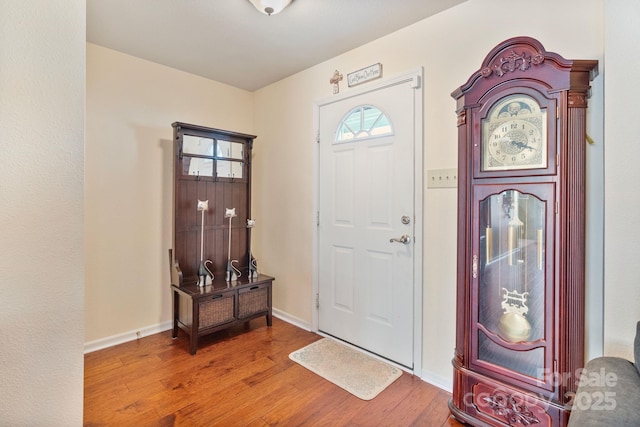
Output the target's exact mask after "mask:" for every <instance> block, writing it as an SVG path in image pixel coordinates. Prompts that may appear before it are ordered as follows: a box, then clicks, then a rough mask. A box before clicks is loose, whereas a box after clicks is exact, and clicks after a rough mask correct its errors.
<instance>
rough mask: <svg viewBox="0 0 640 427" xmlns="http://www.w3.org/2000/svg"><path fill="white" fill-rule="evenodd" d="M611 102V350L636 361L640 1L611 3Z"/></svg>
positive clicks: (639, 290)
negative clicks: (639, 18)
mask: <svg viewBox="0 0 640 427" xmlns="http://www.w3.org/2000/svg"><path fill="white" fill-rule="evenodd" d="M605 5H606V21H605V28H606V32H605V35H606V45H605V49H606V55H605V58H606V66H607V68H606V70H607V73H606V78H605V85H606V89H607V97H606V102H605V112H606V113H605V114H606V127H605V128H606V133H605V137H606V141H607V149H606V156H605V168H606V177H605V178H606V179H605V209H606V215H605V218H606V222H605V230H606V238H605V290H604V297H605V323H604V325H605V329H604V334H605V335H604V336H605V353H607V354H611V355H616V356H621V357H626V358H629V359H631V360H633V350H632V347H631V343H632V342H633V337H634V335H635V331H636V329H635V325H636V322H638V321H640V286H639V285H638V277H640V262H638V256H639V254H640V236H639V233H638V226H637V223H638V218H639V217H640V215H638V212H639V211H640V193H638V190H637V187H638V183H639V182H640V168H639V167H638V159H640V141H639V137H638V132H637V131H636V125H637V123H638V119H637V118H636V117H635V112H636V111H635V110H636V108H635V102H636V100H637V99H640V58H638V55H635V54H634V53H635V52H638V40H639V39H640V28H639V27H638V17H639V16H640V3H639V2H637V1H636V0H616V1H607V2H605Z"/></svg>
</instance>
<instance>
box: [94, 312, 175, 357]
mask: <svg viewBox="0 0 640 427" xmlns="http://www.w3.org/2000/svg"><path fill="white" fill-rule="evenodd" d="M172 327H173V322H172V321H171V320H169V321H168V322H164V323H158V324H156V325H151V326H146V327H144V328H140V329H134V330H132V331H128V332H123V333H121V334H117V335H112V336H110V337H106V338H100V339H97V340H94V341H89V342H86V343H84V354H87V353H92V352H94V351H98V350H102V349H103V348H108V347H113V346H114V345H118V344H123V343H126V342H129V341H133V340H137V339H138V338H142V337H146V336H149V335H153V334H157V333H159V332H164V331H168V330H169V329H171V328H172Z"/></svg>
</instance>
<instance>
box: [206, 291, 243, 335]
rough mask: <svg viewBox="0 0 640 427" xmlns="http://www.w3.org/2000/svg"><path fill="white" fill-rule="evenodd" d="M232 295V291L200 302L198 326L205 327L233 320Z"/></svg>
mask: <svg viewBox="0 0 640 427" xmlns="http://www.w3.org/2000/svg"><path fill="white" fill-rule="evenodd" d="M234 296H235V295H234V294H233V293H230V294H228V295H224V294H223V295H222V296H219V297H217V298H214V299H210V300H208V301H202V302H200V314H199V319H200V323H199V324H198V325H199V328H200V329H205V328H209V327H211V326H217V325H221V324H223V323H227V322H231V321H233V320H235V317H234V316H233V298H234Z"/></svg>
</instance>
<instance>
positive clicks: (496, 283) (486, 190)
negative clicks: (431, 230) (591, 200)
mask: <svg viewBox="0 0 640 427" xmlns="http://www.w3.org/2000/svg"><path fill="white" fill-rule="evenodd" d="M597 65H598V63H597V61H593V60H567V59H564V58H563V57H561V56H560V55H558V54H556V53H552V52H547V51H546V50H545V49H544V47H543V46H542V44H541V43H540V42H538V41H537V40H535V39H532V38H529V37H516V38H513V39H509V40H506V41H504V42H502V43H500V44H499V45H498V46H496V47H495V48H494V49H493V50H492V51H491V52H489V54H488V55H487V57H486V58H485V60H484V62H483V63H482V66H481V68H480V69H479V70H478V71H476V72H475V73H473V74H472V75H471V77H470V78H469V80H468V81H467V82H466V83H465V84H464V85H462V86H461V87H460V88H458V89H457V90H455V91H454V92H453V93H452V96H453V97H454V98H455V99H456V100H457V114H458V121H457V124H458V156H459V159H458V183H459V184H458V267H457V313H458V314H457V321H456V350H455V356H454V359H453V366H454V384H453V397H452V399H451V401H450V402H449V407H450V409H451V412H452V414H453V415H454V416H455V417H456V418H457V419H458V420H460V421H462V422H466V423H469V424H472V425H477V426H486V425H489V426H508V425H512V426H517V425H532V424H535V425H541V426H563V425H566V423H567V421H568V418H569V413H570V412H569V411H570V406H571V400H572V397H573V395H574V393H575V391H576V388H577V381H578V380H579V378H578V374H579V371H578V369H579V368H581V367H582V366H583V364H584V316H585V314H584V267H585V265H584V264H585V261H584V260H585V192H586V188H585V147H586V124H585V117H586V108H587V99H588V97H589V90H590V81H591V80H592V79H593V78H594V77H595V76H596V75H597Z"/></svg>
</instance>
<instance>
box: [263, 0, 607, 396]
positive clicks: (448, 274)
mask: <svg viewBox="0 0 640 427" xmlns="http://www.w3.org/2000/svg"><path fill="white" fill-rule="evenodd" d="M602 4H603V3H602V0H588V1H584V0H571V1H568V0H567V1H562V2H559V1H557V0H540V1H537V2H530V1H525V0H470V1H468V2H466V3H463V4H461V5H459V6H456V7H454V8H452V9H449V10H447V11H445V12H443V13H440V14H438V15H436V16H434V17H431V18H428V19H426V20H424V21H421V22H419V23H417V24H415V25H412V26H410V27H407V28H405V29H403V30H400V31H398V32H396V33H394V34H391V35H389V36H386V37H384V38H381V39H379V40H376V41H373V42H371V43H369V44H367V45H365V46H362V47H360V48H357V49H354V50H352V51H350V52H348V53H346V54H344V55H341V56H338V57H336V58H333V59H331V60H329V61H326V62H324V63H322V64H319V65H317V66H314V67H312V68H310V69H308V70H305V71H303V72H301V73H298V74H296V75H294V76H292V77H289V78H287V79H285V80H282V81H280V82H277V83H275V84H273V85H270V86H268V87H266V88H263V89H261V90H259V91H257V92H256V94H255V105H256V107H255V108H256V110H255V111H256V122H255V132H256V134H257V135H260V141H261V144H262V145H263V146H264V147H266V150H264V152H263V153H262V154H261V156H260V158H259V159H256V161H255V162H254V171H255V175H254V187H253V199H254V200H253V203H254V204H253V212H252V213H253V215H254V217H255V218H259V219H260V220H261V221H262V222H264V223H266V224H268V226H266V227H260V228H257V229H256V234H255V235H256V236H257V238H256V240H257V241H258V243H257V244H256V245H255V253H256V256H257V257H258V258H259V259H261V260H262V262H261V264H262V265H263V266H264V267H263V268H264V269H265V270H267V271H268V272H269V273H270V274H273V275H275V276H276V279H277V280H276V282H275V284H274V306H275V307H276V308H277V309H279V310H282V311H284V312H286V313H288V314H290V315H292V316H293V317H294V318H298V319H300V320H301V321H302V322H306V323H308V324H311V320H312V316H313V310H312V303H311V301H312V297H311V283H312V263H313V262H314V260H313V256H312V253H313V248H312V246H311V241H312V236H313V226H314V222H313V192H314V176H313V173H312V171H313V166H314V165H313V149H314V148H313V147H314V142H313V141H314V135H313V123H312V119H313V116H312V113H313V111H312V105H313V101H314V100H316V99H319V98H323V97H326V96H329V95H330V94H331V85H330V84H329V82H328V81H329V78H330V77H331V75H332V74H333V71H334V70H336V69H337V70H340V71H341V72H342V73H343V74H345V75H346V73H348V72H351V71H354V70H357V69H360V68H362V67H364V66H367V65H370V64H374V63H377V62H381V63H382V64H383V69H384V75H385V76H387V77H388V76H392V75H394V74H398V73H401V72H404V71H405V70H408V69H413V68H415V67H417V66H422V67H424V77H425V78H424V94H425V95H424V113H425V117H424V126H425V132H424V134H425V141H424V144H425V146H424V156H425V158H424V165H425V167H426V169H441V168H451V167H456V165H457V145H456V144H457V142H456V138H457V130H456V116H455V111H454V110H455V103H454V101H453V99H452V98H451V96H450V93H451V92H452V91H453V90H454V89H456V88H457V87H458V86H460V85H462V84H463V83H465V82H466V81H467V79H468V78H469V76H470V75H471V74H472V73H473V72H475V71H476V70H477V69H478V68H480V66H481V63H482V60H483V59H484V57H485V56H486V55H487V53H488V52H489V51H490V50H491V49H492V48H493V47H494V46H495V45H496V44H497V43H499V42H501V41H502V40H504V39H507V38H510V37H514V36H518V35H528V36H531V37H534V38H536V39H538V40H539V41H540V42H541V43H542V44H543V45H544V46H545V48H546V49H547V50H549V51H554V52H558V53H560V54H561V55H563V56H564V57H566V58H570V59H598V60H602V58H603V49H604V46H603V17H602V11H603V6H602ZM577 10H580V11H581V12H580V17H579V22H576V19H577V17H576V11H577ZM569 23H571V25H572V26H571V30H570V31H569V30H567V26H568V25H570V24H569ZM602 78H603V77H602V76H600V77H598V79H599V80H601V79H602ZM341 86H342V87H341V92H345V91H348V90H349V89H348V88H347V87H346V84H344V83H343V84H342V85H341ZM602 104H603V93H602V84H601V83H600V82H599V81H596V82H594V91H593V96H592V99H591V100H590V105H591V106H593V107H594V108H593V109H592V110H590V112H589V114H590V123H589V126H590V133H591V134H593V135H601V134H602V119H601V115H594V111H595V112H598V111H599V112H600V113H601V111H602V107H601V106H602ZM599 144H600V145H599V146H598V147H599V149H600V150H601V149H602V147H601V145H602V141H601V139H600V141H599ZM595 163H596V164H595V167H596V168H597V167H601V164H600V166H598V164H597V161H596V162H595ZM425 175H426V174H425ZM596 184H597V183H596ZM596 187H597V186H596ZM595 196H596V198H597V197H598V194H595ZM599 197H600V198H601V195H600V196H599ZM590 198H593V195H591V196H590ZM456 212H457V208H456V192H455V190H450V189H426V185H425V201H424V220H425V233H424V241H425V248H424V259H423V262H424V349H423V352H424V354H423V361H422V365H423V367H424V372H423V376H424V377H425V378H426V379H428V380H429V381H431V382H434V383H436V384H439V385H442V386H443V387H445V388H449V387H450V386H451V382H452V368H451V363H450V361H451V358H452V356H453V351H454V336H455V317H456V313H455V274H456V269H455V262H456V260H455V258H456ZM594 215H595V217H594V218H592V220H595V222H593V223H592V224H590V226H591V227H595V230H596V234H598V233H597V230H598V229H600V230H601V228H602V224H601V221H602V217H601V213H600V214H599V215H600V216H599V221H600V223H599V224H598V218H597V217H598V213H597V212H594ZM600 233H601V232H600ZM591 237H592V238H594V241H591V242H590V245H591V246H592V248H591V251H592V252H594V253H595V254H598V253H599V254H600V259H601V246H602V241H601V234H600V235H598V236H594V235H593V233H592V234H591ZM591 279H592V280H593V281H594V283H591V284H589V286H590V288H591V289H590V291H595V292H596V293H597V292H601V278H599V277H598V276H597V272H595V274H593V275H592V277H591ZM596 300H597V298H596ZM598 302H600V306H601V301H595V302H594V306H595V307H596V311H597V310H598V308H597V306H598ZM599 311H600V312H599V313H598V312H594V313H590V314H592V315H593V316H594V317H595V318H599V319H601V318H602V313H601V308H600V309H599ZM595 323H596V329H597V324H598V322H595ZM600 323H601V321H600ZM595 334H596V335H600V334H601V332H599V331H595ZM594 339H595V341H598V337H597V336H596V337H595V338H594ZM597 347H598V346H597V345H596V349H597ZM600 348H601V343H600Z"/></svg>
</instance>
